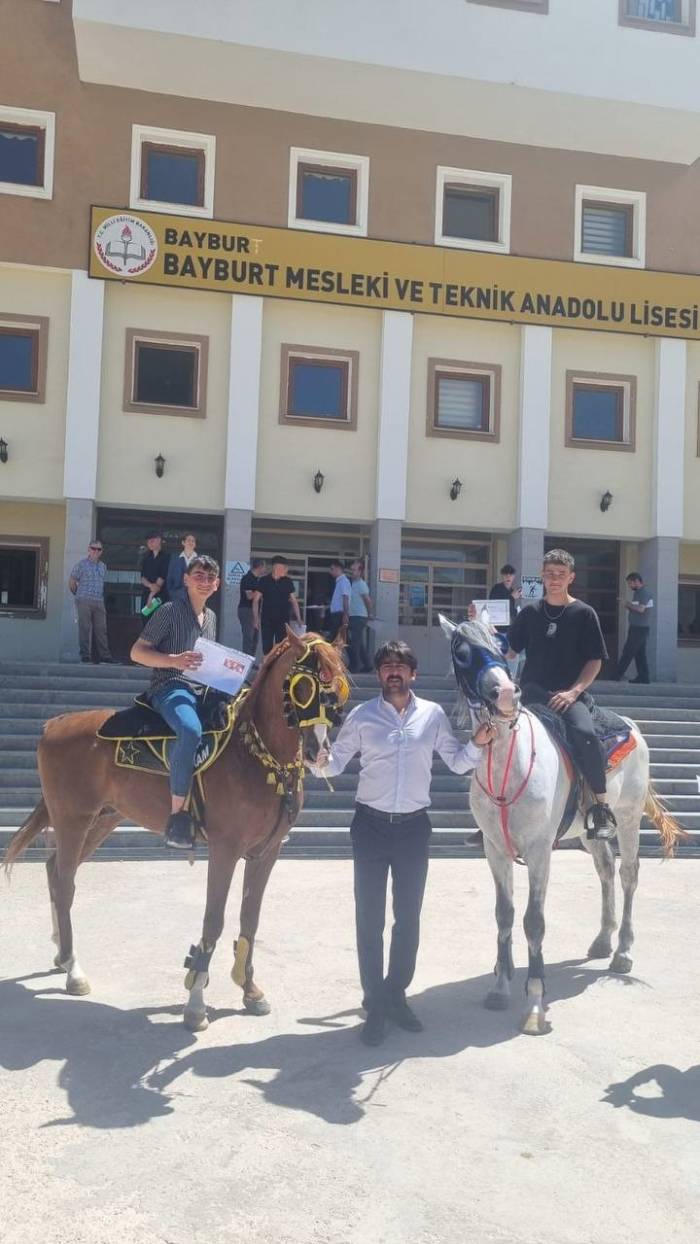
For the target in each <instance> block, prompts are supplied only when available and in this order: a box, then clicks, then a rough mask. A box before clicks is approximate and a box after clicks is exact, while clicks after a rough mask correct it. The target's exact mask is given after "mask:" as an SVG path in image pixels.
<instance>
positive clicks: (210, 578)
mask: <svg viewBox="0 0 700 1244" xmlns="http://www.w3.org/2000/svg"><path fill="white" fill-rule="evenodd" d="M188 577H189V578H190V579H198V580H199V582H200V583H216V580H217V579H218V577H219V576H218V574H207V573H206V571H204V570H193V571H192V574H191V575H189V576H188Z"/></svg>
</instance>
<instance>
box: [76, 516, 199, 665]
mask: <svg viewBox="0 0 700 1244" xmlns="http://www.w3.org/2000/svg"><path fill="white" fill-rule="evenodd" d="M149 531H160V532H162V534H163V547H164V549H165V550H166V552H167V553H169V554H170V555H171V556H175V557H177V556H179V554H180V551H181V548H182V546H181V543H180V541H181V539H182V537H183V535H185V534H187V532H190V531H191V532H192V533H193V535H195V536H196V537H197V551H198V552H199V553H208V554H209V555H210V557H215V558H216V560H217V561H218V562H219V564H221V550H222V547H223V519H222V518H221V517H220V516H219V515H217V514H178V513H176V512H173V511H170V510H168V511H159V510H117V509H99V510H98V511H97V536H98V539H99V540H100V541H101V542H102V544H103V546H104V553H103V554H102V556H103V559H104V561H105V563H106V566H107V577H106V580H105V606H106V609H107V634H108V636H109V645H110V649H111V652H112V655H113V656H114V657H116V659H117V660H118V661H128V659H129V651H130V649H131V645H132V644H133V643H134V640H135V639H137V638H138V636H139V635H140V633H141V631H142V630H143V626H144V620H143V618H142V617H141V575H140V573H139V567H140V565H141V559H142V557H143V555H144V553H145V552H146V551H147V550H146V536H147V535H148V532H149ZM220 603H221V593H220V591H219V592H216V594H215V595H214V596H212V598H211V600H210V601H209V604H210V605H211V608H212V609H213V610H214V612H215V613H216V614H217V616H218V613H219V607H220Z"/></svg>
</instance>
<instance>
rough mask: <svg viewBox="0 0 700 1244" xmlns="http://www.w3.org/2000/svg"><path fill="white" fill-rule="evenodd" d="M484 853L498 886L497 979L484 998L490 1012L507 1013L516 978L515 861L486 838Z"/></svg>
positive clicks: (495, 883)
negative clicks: (514, 978)
mask: <svg viewBox="0 0 700 1244" xmlns="http://www.w3.org/2000/svg"><path fill="white" fill-rule="evenodd" d="M484 850H485V852H486V858H487V860H488V862H489V867H490V869H491V873H492V876H493V882H494V885H495V887H496V923H497V925H498V938H497V952H496V966H495V968H494V969H493V971H494V976H495V977H496V980H495V983H494V985H493V986H492V987H491V989H489V992H488V993H487V995H486V997H485V998H484V1006H485V1007H488V1009H489V1010H490V1011H505V1010H507V1009H508V1004H509V1002H510V982H511V981H512V979H513V970H514V969H513V861H512V860H511V859H509V858H508V857H507V856H505V855H504V854H503V852H502V851H500V850H499V848H498V847H496V846H494V844H493V843H492V842H491V841H490V839H489V838H487V837H486V835H484Z"/></svg>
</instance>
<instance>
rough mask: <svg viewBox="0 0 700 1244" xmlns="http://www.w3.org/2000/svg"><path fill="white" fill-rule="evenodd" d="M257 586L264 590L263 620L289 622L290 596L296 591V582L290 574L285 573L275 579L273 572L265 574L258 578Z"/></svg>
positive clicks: (261, 590) (259, 589) (262, 602)
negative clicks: (293, 581) (294, 582)
mask: <svg viewBox="0 0 700 1244" xmlns="http://www.w3.org/2000/svg"><path fill="white" fill-rule="evenodd" d="M256 587H257V590H258V591H259V592H262V601H261V606H262V611H261V616H262V621H263V622H288V621H289V616H290V606H289V598H290V596H292V595H293V593H294V584H293V583H292V580H291V579H290V578H289V575H283V576H282V578H281V579H273V577H272V575H271V574H266V575H263V577H262V578H261V579H258V581H257V584H256Z"/></svg>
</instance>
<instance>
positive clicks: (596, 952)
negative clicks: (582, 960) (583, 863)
mask: <svg viewBox="0 0 700 1244" xmlns="http://www.w3.org/2000/svg"><path fill="white" fill-rule="evenodd" d="M583 841H584V843H585V845H586V849H587V850H588V851H590V853H591V855H592V856H593V863H594V864H595V870H596V872H597V874H598V876H599V877H600V887H601V893H602V910H601V916H600V932H599V933H598V936H597V937H596V938H595V940H594V941H593V942H591V945H590V946H589V948H588V958H589V959H607V958H608V957H609V956H610V955H611V954H612V935H613V933H614V932H615V928H616V927H617V921H616V920H615V856H614V855H613V851H612V847H611V846H610V843H609V842H605V841H599V840H597V839H595V838H593V839H588V838H584V840H583Z"/></svg>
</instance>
